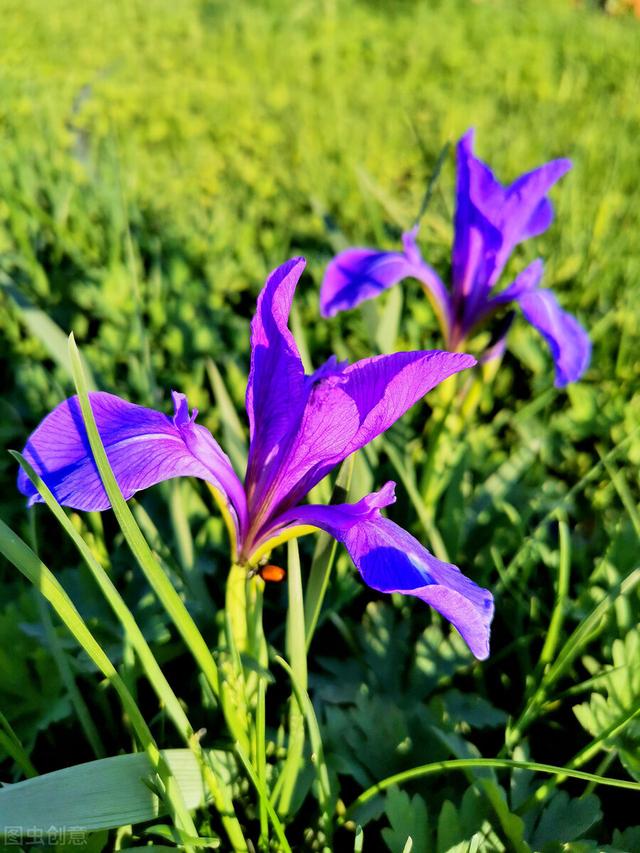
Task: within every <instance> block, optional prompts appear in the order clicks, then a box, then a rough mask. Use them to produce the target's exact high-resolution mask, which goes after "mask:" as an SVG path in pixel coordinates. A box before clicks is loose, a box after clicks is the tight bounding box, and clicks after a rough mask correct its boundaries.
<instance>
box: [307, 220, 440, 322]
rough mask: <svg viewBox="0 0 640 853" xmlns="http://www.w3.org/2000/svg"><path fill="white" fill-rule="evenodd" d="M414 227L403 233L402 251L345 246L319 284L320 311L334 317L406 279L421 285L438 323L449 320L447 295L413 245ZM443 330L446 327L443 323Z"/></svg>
mask: <svg viewBox="0 0 640 853" xmlns="http://www.w3.org/2000/svg"><path fill="white" fill-rule="evenodd" d="M416 234H417V228H414V229H412V230H411V231H407V232H405V233H404V234H403V235H402V239H403V243H404V249H405V250H404V252H381V251H379V250H378V249H360V248H356V249H347V250H346V251H344V252H340V254H338V255H336V257H335V258H334V259H333V260H332V261H331V262H330V264H329V266H328V267H327V270H326V272H325V275H324V279H323V281H322V285H321V286H320V313H321V314H322V316H323V317H333V316H334V315H335V314H337V313H339V312H340V311H348V310H350V309H352V308H355V307H356V306H357V305H359V304H360V303H361V302H364V301H365V300H366V299H373V298H374V297H376V296H378V295H379V294H380V293H382V292H383V291H384V290H388V289H389V288H390V287H392V286H393V285H394V284H397V283H398V282H400V281H402V279H405V278H415V279H417V280H418V281H420V282H421V284H422V285H423V286H424V288H425V290H426V292H427V294H428V295H429V298H430V300H431V303H432V305H433V308H434V311H435V312H436V315H437V317H438V321H439V322H440V324H441V325H443V324H447V323H448V322H449V314H450V308H449V297H448V294H447V290H446V288H445V286H444V284H443V283H442V281H441V279H440V277H439V276H438V274H437V273H436V271H435V270H434V269H433V268H432V267H430V266H429V265H428V264H426V263H425V262H424V261H423V260H422V257H421V255H420V252H419V250H418V247H417V246H416V242H415V238H416ZM445 329H446V326H445Z"/></svg>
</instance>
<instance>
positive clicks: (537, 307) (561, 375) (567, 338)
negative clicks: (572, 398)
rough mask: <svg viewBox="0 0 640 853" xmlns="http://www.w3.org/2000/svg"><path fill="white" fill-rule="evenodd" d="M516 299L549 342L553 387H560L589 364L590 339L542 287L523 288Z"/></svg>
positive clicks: (551, 294)
mask: <svg viewBox="0 0 640 853" xmlns="http://www.w3.org/2000/svg"><path fill="white" fill-rule="evenodd" d="M517 301H518V302H519V303H520V307H521V308H522V313H523V314H524V316H525V317H526V319H527V320H528V321H529V322H530V323H531V325H532V326H535V328H536V329H537V330H538V331H539V332H540V334H541V335H542V336H543V338H544V339H545V340H546V341H547V343H548V344H549V349H550V350H551V355H552V357H553V361H554V364H555V369H556V379H555V385H556V387H557V388H563V387H564V386H565V385H567V384H568V383H569V382H576V381H577V380H578V379H580V377H581V376H582V374H583V373H584V372H585V370H586V369H587V367H588V366H589V361H590V358H591V341H590V340H589V336H588V335H587V333H586V331H585V330H584V329H583V327H582V326H581V325H580V323H579V322H578V321H577V320H576V318H575V317H574V316H573V315H572V314H569V313H567V312H566V311H564V310H563V309H562V308H561V307H560V305H559V304H558V300H557V299H556V297H555V295H554V294H553V293H552V292H551V291H550V290H546V289H544V288H538V289H536V290H532V291H528V292H525V293H523V294H522V295H521V296H519V297H518V300H517Z"/></svg>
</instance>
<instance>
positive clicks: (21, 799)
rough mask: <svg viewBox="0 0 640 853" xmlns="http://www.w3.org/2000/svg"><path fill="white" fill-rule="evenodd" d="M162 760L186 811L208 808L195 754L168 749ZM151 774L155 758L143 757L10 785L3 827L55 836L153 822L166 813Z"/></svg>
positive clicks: (0, 804)
mask: <svg viewBox="0 0 640 853" xmlns="http://www.w3.org/2000/svg"><path fill="white" fill-rule="evenodd" d="M162 755H163V756H164V758H165V759H166V761H167V764H168V765H169V767H170V769H171V772H172V774H173V776H174V778H175V780H176V782H177V784H178V786H179V788H180V791H181V792H182V795H183V797H184V802H185V806H186V807H187V808H188V809H196V808H199V807H200V806H202V805H203V804H204V800H205V795H204V786H203V782H202V775H201V770H200V766H199V764H198V761H197V760H196V758H195V756H194V755H193V753H192V752H191V750H188V749H167V750H163V751H162ZM150 774H151V767H150V765H149V759H148V758H147V756H146V755H145V754H144V753H142V752H140V753H133V754H130V755H116V756H114V757H112V758H101V759H99V760H97V761H89V762H87V763H86V764H77V765H75V766H73V767H65V768H64V769H62V770H55V771H54V772H52V773H45V774H43V775H42V776H37V777H35V778H34V779H27V780H25V781H24V782H17V783H16V784H15V785H5V786H4V787H3V788H0V828H2V827H9V826H28V827H30V828H33V829H34V830H42V831H51V832H53V831H54V830H55V831H56V832H61V831H63V830H65V829H76V830H86V831H87V832H93V831H95V830H98V829H113V828H116V827H119V826H126V825H127V824H135V823H142V822H144V821H148V820H152V819H153V818H156V817H160V816H161V815H163V814H165V813H166V812H165V810H164V808H163V805H162V801H161V800H160V799H159V798H158V797H157V796H156V795H155V794H154V793H153V791H152V788H151V787H150V786H149V785H148V784H146V782H145V780H148V779H150V778H151V776H150Z"/></svg>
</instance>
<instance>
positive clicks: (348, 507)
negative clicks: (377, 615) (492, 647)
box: [279, 483, 493, 660]
mask: <svg viewBox="0 0 640 853" xmlns="http://www.w3.org/2000/svg"><path fill="white" fill-rule="evenodd" d="M393 487H394V484H393V483H387V484H386V485H385V486H384V487H383V488H382V489H381V490H380V491H379V492H376V493H374V494H371V495H368V496H367V497H365V498H363V499H362V500H361V501H359V502H358V503H356V504H341V505H337V506H301V507H295V508H294V509H291V510H289V511H288V512H287V513H285V514H284V515H283V516H282V517H281V518H280V519H279V521H280V523H284V524H293V523H298V524H301V523H302V524H310V525H315V526H316V527H319V528H321V529H322V530H325V531H327V532H328V533H329V534H330V535H331V536H333V537H334V538H335V539H337V540H338V541H339V542H342V543H343V544H344V545H345V547H346V548H347V550H348V552H349V554H350V556H351V559H352V560H353V562H354V563H355V565H356V567H357V568H358V570H359V571H360V574H361V575H362V577H363V579H364V581H365V583H367V584H368V585H369V586H370V587H372V588H373V589H376V590H378V591H379V592H388V593H391V592H399V593H403V594H405V595H413V596H416V597H417V598H420V599H421V600H422V601H424V602H426V603H427V604H429V605H431V607H433V608H435V609H436V610H438V612H440V613H441V614H442V615H443V616H444V617H445V618H446V619H448V620H449V621H450V622H451V623H452V624H453V625H454V626H455V627H456V628H457V629H458V631H459V632H460V634H461V635H462V637H463V638H464V640H465V641H466V643H467V645H468V646H469V648H470V650H471V652H472V653H473V654H474V655H475V656H476V657H477V658H478V659H480V660H484V659H485V658H487V657H488V656H489V634H490V625H491V620H492V618H493V597H492V595H491V593H490V592H489V591H488V590H486V589H482V588H481V587H479V586H477V584H475V583H474V582H473V581H471V580H470V579H469V578H467V577H465V575H463V574H462V573H461V572H460V570H459V569H458V568H456V566H453V565H451V564H449V563H443V562H442V561H441V560H438V559H436V558H435V557H434V556H433V555H432V554H430V553H429V552H428V551H427V550H426V548H424V547H423V546H422V545H421V544H420V543H419V542H418V540H417V539H415V538H414V537H413V536H411V534H410V533H407V531H406V530H403V529H402V528H401V527H399V526H398V525H397V524H395V523H394V522H392V521H390V520H389V519H386V518H383V517H382V516H381V515H380V508H381V507H384V506H387V505H388V504H390V503H393V501H394V495H393Z"/></svg>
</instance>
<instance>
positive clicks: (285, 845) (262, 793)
mask: <svg viewBox="0 0 640 853" xmlns="http://www.w3.org/2000/svg"><path fill="white" fill-rule="evenodd" d="M236 752H237V754H238V757H239V758H240V761H241V762H242V763H243V765H244V768H245V770H246V771H247V776H248V777H249V779H250V780H251V784H252V785H253V787H254V788H255V789H256V792H257V794H258V796H259V797H260V800H261V801H262V802H264V804H265V808H266V809H267V814H268V815H269V820H270V821H271V826H273V830H274V832H275V834H276V836H277V837H278V841H279V842H280V846H281V848H282V850H283V851H284V853H291V847H290V846H289V842H288V841H287V837H286V835H285V834H284V829H283V827H282V824H281V823H280V819H279V818H278V815H277V814H276V811H275V809H274V808H273V806H272V805H271V801H270V800H269V795H268V794H267V792H266V790H265V789H264V788H263V787H262V785H261V783H260V779H259V778H258V776H257V775H256V772H255V770H254V769H253V767H252V766H251V762H250V761H249V758H248V756H247V755H245V753H244V752H243V750H242V748H241V746H240V744H239V743H237V744H236Z"/></svg>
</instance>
